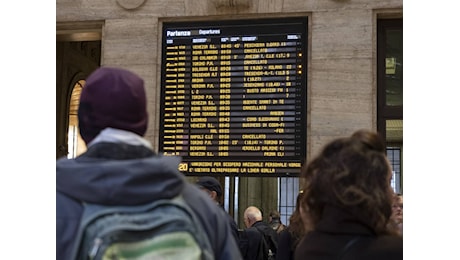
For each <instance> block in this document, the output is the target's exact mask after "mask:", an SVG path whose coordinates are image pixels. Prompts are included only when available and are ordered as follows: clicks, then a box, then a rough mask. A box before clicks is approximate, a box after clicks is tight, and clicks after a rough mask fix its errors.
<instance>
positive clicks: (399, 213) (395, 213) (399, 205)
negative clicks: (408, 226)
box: [391, 193, 403, 236]
mask: <svg viewBox="0 0 460 260" xmlns="http://www.w3.org/2000/svg"><path fill="white" fill-rule="evenodd" d="M391 220H392V222H391V225H392V226H393V228H395V229H396V230H398V233H399V234H400V235H401V236H402V234H403V195H402V194H399V193H397V194H395V195H394V198H393V206H392V215H391Z"/></svg>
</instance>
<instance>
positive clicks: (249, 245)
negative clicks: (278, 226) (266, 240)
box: [240, 221, 278, 260]
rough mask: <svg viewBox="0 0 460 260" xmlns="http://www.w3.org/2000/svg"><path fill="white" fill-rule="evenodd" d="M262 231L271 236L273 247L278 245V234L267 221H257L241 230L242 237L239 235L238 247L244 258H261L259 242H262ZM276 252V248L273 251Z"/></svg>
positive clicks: (247, 259)
mask: <svg viewBox="0 0 460 260" xmlns="http://www.w3.org/2000/svg"><path fill="white" fill-rule="evenodd" d="M262 233H265V234H268V235H269V236H271V237H272V238H273V241H274V242H275V247H278V234H277V233H276V231H275V230H273V229H272V228H271V227H270V226H269V225H268V224H267V223H265V222H263V221H257V222H255V223H254V224H252V226H251V227H249V228H247V229H246V230H244V231H243V236H245V237H243V238H241V237H240V248H241V251H242V254H243V257H244V259H245V260H256V259H263V258H262V254H263V252H262V251H261V249H262V248H261V246H260V243H261V242H262V239H263V235H262ZM274 253H276V249H275V252H274Z"/></svg>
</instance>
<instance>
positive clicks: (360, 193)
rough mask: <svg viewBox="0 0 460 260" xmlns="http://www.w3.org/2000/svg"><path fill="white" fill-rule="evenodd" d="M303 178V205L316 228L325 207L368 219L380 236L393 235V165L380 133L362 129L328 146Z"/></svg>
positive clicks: (310, 222)
mask: <svg viewBox="0 0 460 260" xmlns="http://www.w3.org/2000/svg"><path fill="white" fill-rule="evenodd" d="M300 176H301V178H304V185H305V186H304V188H303V190H304V196H303V198H302V200H301V206H302V209H303V211H304V212H305V215H306V218H308V219H307V220H306V221H308V222H309V224H310V225H311V226H312V227H314V226H315V225H316V224H317V223H318V222H319V221H320V219H321V217H322V213H323V209H324V207H325V206H326V205H332V206H334V207H339V208H342V209H345V210H346V211H348V212H350V213H351V214H353V215H355V216H356V217H358V218H360V219H363V220H365V221H366V222H367V223H368V224H369V225H370V226H371V227H373V229H374V230H375V232H376V233H377V234H390V233H393V232H392V231H391V230H389V229H388V227H387V224H388V221H389V219H390V216H391V212H392V208H391V205H392V198H393V197H392V196H393V191H392V189H391V186H390V180H391V166H390V164H389V162H388V160H387V158H386V148H385V143H384V142H383V139H382V138H381V136H380V135H379V134H378V133H376V132H372V131H368V130H359V131H356V132H355V133H354V134H353V135H351V136H350V137H347V138H339V139H336V140H334V141H332V142H330V143H328V144H327V145H326V146H325V147H324V148H323V150H322V151H321V153H320V154H319V155H318V156H317V157H316V158H315V159H313V160H312V161H311V162H310V163H309V164H308V165H307V166H306V167H305V168H303V169H302V172H301V175H300Z"/></svg>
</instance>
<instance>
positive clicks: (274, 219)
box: [268, 210, 286, 234]
mask: <svg viewBox="0 0 460 260" xmlns="http://www.w3.org/2000/svg"><path fill="white" fill-rule="evenodd" d="M268 224H269V225H270V226H271V227H272V228H273V230H275V231H276V233H278V234H279V233H280V232H281V231H283V230H284V229H285V228H286V225H284V224H283V223H282V222H281V214H280V213H279V212H278V211H277V210H272V211H270V214H269V215H268Z"/></svg>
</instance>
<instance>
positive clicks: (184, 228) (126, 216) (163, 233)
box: [72, 195, 214, 260]
mask: <svg viewBox="0 0 460 260" xmlns="http://www.w3.org/2000/svg"><path fill="white" fill-rule="evenodd" d="M75 241H76V245H75V246H74V248H73V253H72V256H73V258H72V259H82V260H83V259H85V260H86V259H168V260H169V259H171V260H172V259H181V260H184V259H197V260H198V259H200V260H212V259H214V254H213V250H212V248H211V244H210V242H209V239H208V237H207V235H206V233H205V231H204V229H203V227H202V225H201V223H200V222H199V220H198V219H197V217H196V216H195V214H194V213H193V211H192V210H191V209H190V207H189V206H188V205H187V204H186V203H185V201H184V199H183V198H182V196H181V195H179V196H177V197H175V198H173V199H162V200H157V201H154V202H152V203H149V204H145V205H139V206H104V205H95V204H86V203H85V204H84V211H83V216H82V220H81V222H80V227H79V230H78V233H77V237H76V240H75Z"/></svg>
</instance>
